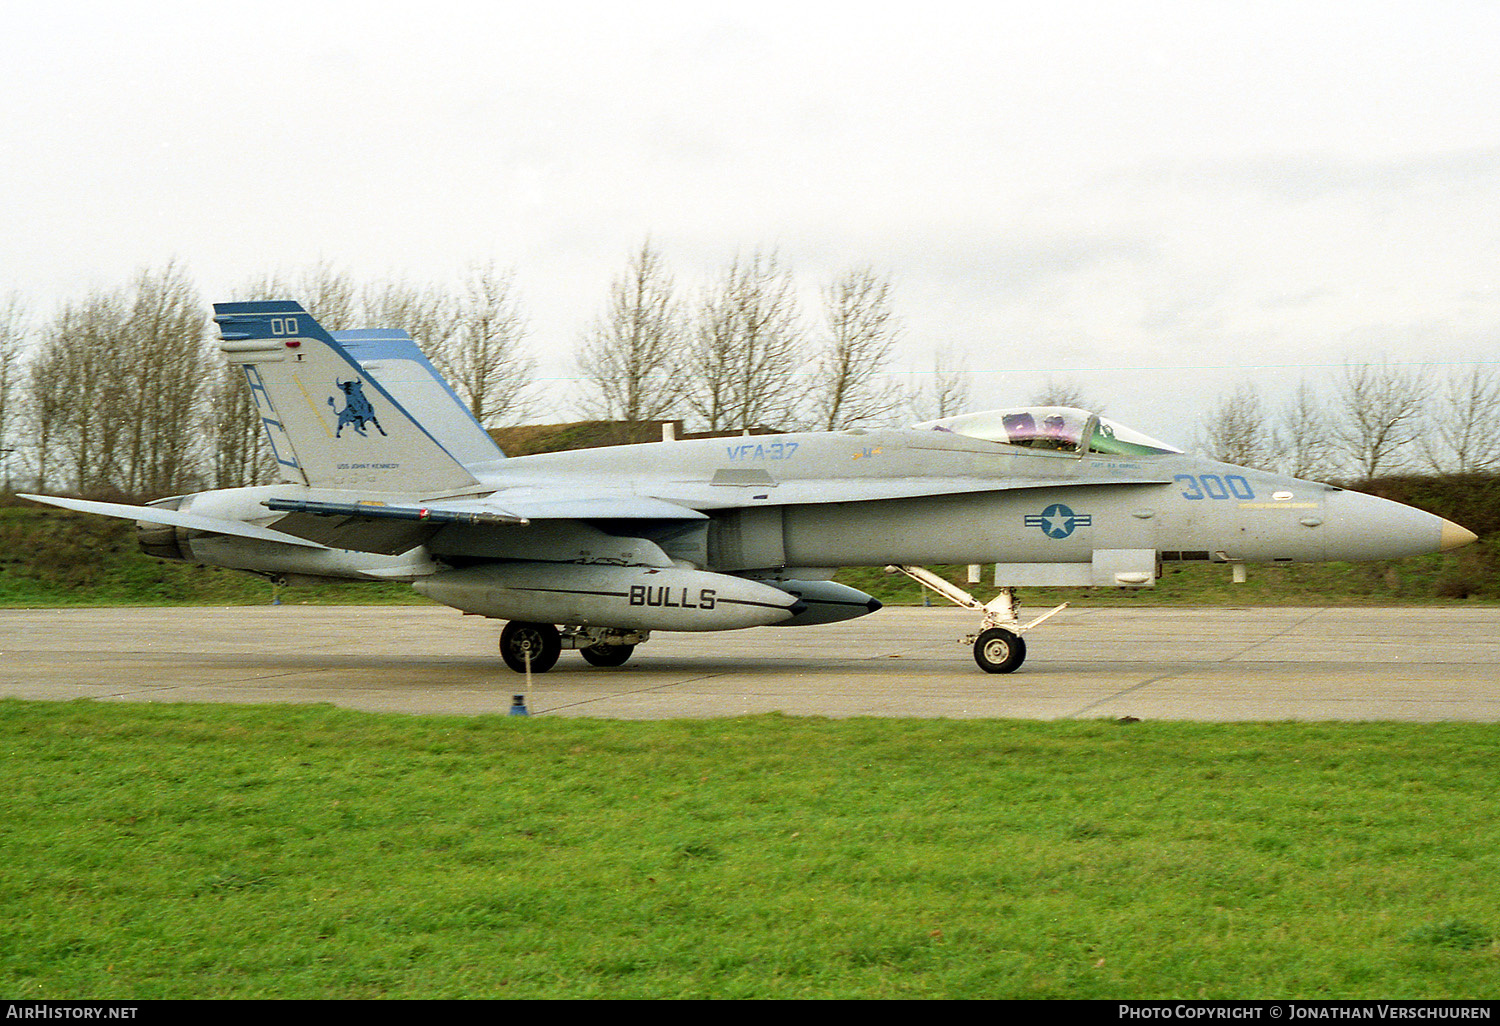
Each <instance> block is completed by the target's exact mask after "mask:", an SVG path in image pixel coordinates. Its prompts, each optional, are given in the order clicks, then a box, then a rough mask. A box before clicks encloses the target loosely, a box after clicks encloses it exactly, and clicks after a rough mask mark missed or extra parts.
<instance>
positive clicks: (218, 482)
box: [203, 363, 276, 488]
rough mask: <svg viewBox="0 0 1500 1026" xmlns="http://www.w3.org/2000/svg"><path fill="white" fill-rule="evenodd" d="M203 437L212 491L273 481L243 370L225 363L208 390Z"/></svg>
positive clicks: (270, 460)
mask: <svg viewBox="0 0 1500 1026" xmlns="http://www.w3.org/2000/svg"><path fill="white" fill-rule="evenodd" d="M206 398H207V403H206V411H205V414H204V418H203V434H204V437H205V438H206V439H207V445H208V459H207V467H206V468H205V469H206V470H207V472H208V474H209V476H210V478H211V480H212V481H213V486H214V487H215V488H238V487H240V486H242V485H255V484H264V483H266V482H268V481H273V480H275V479H276V471H275V470H274V466H275V464H274V461H273V460H272V459H271V451H270V446H269V445H268V444H267V442H266V434H265V430H264V429H263V427H262V424H261V415H260V412H259V411H258V410H257V409H256V406H255V400H254V398H253V397H252V396H251V393H250V389H249V388H248V387H247V386H246V384H245V373H244V371H243V369H241V368H240V367H237V366H235V365H233V364H229V363H226V364H224V365H223V366H222V367H221V368H220V369H219V373H218V375H217V376H216V377H215V378H214V380H213V382H212V383H211V384H210V385H209V386H208V392H207V397H206Z"/></svg>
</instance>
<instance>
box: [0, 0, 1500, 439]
mask: <svg viewBox="0 0 1500 1026" xmlns="http://www.w3.org/2000/svg"><path fill="white" fill-rule="evenodd" d="M0 84H3V89H0V125H3V129H0V130H3V133H4V134H3V140H4V143H5V145H4V146H3V147H0V231H3V233H4V235H3V238H4V244H3V247H0V293H3V292H6V291H10V290H12V289H14V290H16V291H18V292H19V293H20V294H21V295H22V296H23V297H24V298H25V299H27V300H28V301H29V302H30V304H31V305H32V307H33V309H34V311H35V312H36V313H37V314H38V316H41V317H46V316H50V314H51V312H52V311H53V309H54V308H55V306H56V304H57V303H58V302H60V301H63V300H66V299H69V298H73V297H78V296H81V295H83V294H84V293H85V292H86V291H87V290H89V289H90V288H93V287H103V288H115V287H118V286H120V285H122V284H124V283H125V281H126V280H127V279H128V278H129V277H130V276H131V275H132V273H133V272H135V271H136V270H138V269H140V268H142V267H146V266H152V267H157V266H160V265H162V264H164V263H165V262H166V261H167V260H169V259H176V260H178V261H180V262H182V263H183V264H185V265H186V266H187V268H188V269H189V271H190V272H191V273H192V275H193V277H194V278H195V279H196V280H197V282H198V284H199V287H200V288H201V290H202V292H203V298H204V301H205V302H211V301H213V300H215V299H222V298H224V297H226V296H227V295H228V293H229V292H230V290H232V289H234V288H235V287H237V286H240V285H242V284H243V283H244V282H246V281H248V280H249V279H251V278H252V277H255V276H257V275H263V274H265V273H267V272H269V271H275V270H278V269H280V270H285V271H295V270H298V269H301V268H304V267H307V266H309V265H311V264H313V263H315V262H317V261H320V260H322V261H327V262H329V263H331V264H332V265H334V266H335V267H338V268H342V269H345V270H347V271H349V272H350V273H351V274H353V275H354V276H355V277H357V278H361V279H364V278H381V277H400V278H405V279H408V280H411V281H414V282H430V281H436V282H446V281H451V280H454V279H456V277H457V275H458V273H459V272H460V271H461V270H462V268H463V267H464V266H465V265H466V264H468V263H470V262H473V261H476V260H478V261H488V260H494V261H495V262H496V263H497V264H499V265H500V266H501V267H513V268H514V269H515V271H516V276H517V282H518V285H519V287H520V289H521V292H522V295H523V297H524V300H525V303H526V307H527V309H528V311H529V314H530V320H531V326H532V336H531V340H532V344H533V345H534V346H535V348H536V349H537V351H538V353H539V355H542V356H543V358H544V360H545V366H546V368H547V370H548V372H549V374H551V375H553V376H555V377H556V378H557V379H558V380H556V381H554V382H552V383H551V388H552V392H553V394H554V395H555V396H556V397H557V399H558V404H559V405H558V406H557V407H556V409H555V411H554V412H555V413H556V414H557V416H556V417H552V418H543V419H568V418H569V417H570V416H571V413H572V411H571V410H567V409H566V408H564V407H563V406H562V405H561V404H562V402H563V401H564V399H565V397H566V395H567V392H568V389H569V387H570V384H571V383H570V382H568V381H567V380H566V378H567V375H568V374H569V368H568V365H567V363H566V361H565V360H564V359H563V357H562V356H560V355H559V354H565V353H567V352H569V351H571V349H572V348H573V346H574V344H575V342H576V340H577V338H578V336H579V334H580V332H581V331H582V329H583V328H584V326H585V325H586V323H587V322H588V320H589V319H590V318H592V317H593V316H594V315H595V314H596V313H597V312H598V311H599V309H600V308H601V307H602V305H603V302H604V299H605V296H606V293H607V289H608V286H609V282H610V280H611V279H612V278H613V277H614V276H616V275H617V274H618V273H620V271H621V270H622V268H623V267H624V264H625V261H626V258H627V256H628V254H629V253H630V251H631V250H632V249H633V248H636V247H638V246H639V245H640V243H641V241H642V240H643V239H644V238H645V237H647V236H648V235H649V236H650V237H651V238H652V239H653V240H654V241H655V243H656V244H657V245H658V247H659V248H660V249H661V250H662V252H663V253H664V255H665V256H666V258H667V260H668V262H669V264H670V265H671V267H672V269H673V270H674V272H675V273H676V275H677V277H678V279H679V281H680V282H681V283H682V284H683V285H684V286H685V287H693V286H695V285H697V284H698V283H700V282H703V281H705V280H706V279H708V278H710V277H712V276H713V275H714V274H716V273H717V272H718V271H719V270H720V269H721V268H722V267H723V266H724V265H726V264H727V263H728V261H729V260H730V259H731V258H732V257H733V256H734V255H735V253H736V252H737V251H739V252H749V251H751V250H754V249H757V248H759V249H762V250H770V249H775V250H776V251H777V252H778V253H779V254H780V255H781V257H782V258H783V259H784V260H785V261H786V262H787V263H788V264H790V265H791V266H792V268H793V269H794V271H795V273H796V275H797V277H798V280H799V282H801V283H803V285H804V287H805V288H806V290H807V292H808V299H809V304H808V305H809V309H808V310H807V313H808V314H809V319H811V315H812V314H813V313H814V312H815V311H814V310H813V309H811V306H812V300H813V299H814V298H815V295H816V289H817V287H818V285H819V284H820V283H821V282H822V281H823V280H825V279H826V278H828V277H829V276H831V275H832V274H834V273H835V272H837V271H838V270H840V269H843V268H846V267H849V266H852V265H857V264H872V265H874V266H875V267H876V268H877V269H878V270H881V271H883V272H885V273H887V274H889V275H890V276H891V278H892V279H893V280H894V282H895V286H896V298H897V306H898V310H899V313H900V315H901V316H902V318H903V319H904V321H905V324H906V326H907V338H906V347H905V348H906V351H907V353H908V357H907V360H906V362H907V364H909V366H910V368H911V369H913V370H916V371H920V370H922V369H923V368H930V366H931V354H932V353H933V352H934V351H936V350H937V349H939V348H941V347H950V348H951V349H953V350H954V351H955V352H958V353H960V354H963V357H964V358H965V359H966V360H967V362H968V365H969V367H970V369H971V370H972V371H974V372H975V373H974V384H973V392H974V399H975V402H974V405H975V406H976V407H984V406H1000V405H1006V404H1010V403H1015V402H1022V401H1025V400H1026V399H1027V398H1028V397H1029V396H1030V395H1031V394H1032V393H1033V392H1035V391H1036V390H1037V389H1038V388H1039V387H1040V386H1041V385H1042V384H1043V383H1044V382H1045V381H1046V379H1047V378H1048V377H1052V378H1054V379H1059V380H1062V379H1066V380H1071V381H1073V382H1076V383H1078V384H1079V385H1081V386H1082V387H1083V388H1084V389H1085V391H1086V392H1088V393H1089V394H1090V395H1091V396H1093V397H1095V398H1096V399H1097V400H1098V401H1099V402H1101V403H1102V404H1103V405H1104V406H1105V407H1106V408H1107V409H1108V410H1109V411H1110V412H1111V413H1114V414H1115V415H1117V416H1118V417H1120V418H1121V419H1123V420H1126V421H1127V422H1129V423H1131V424H1133V425H1135V426H1137V427H1139V428H1140V429H1142V430H1144V431H1147V432H1148V433H1150V434H1155V435H1157V436H1159V437H1163V438H1166V439H1168V440H1172V441H1176V442H1179V443H1183V442H1187V441H1189V440H1190V438H1191V433H1192V430H1193V427H1194V422H1195V419H1196V417H1197V416H1198V415H1199V413H1200V412H1201V411H1203V410H1204V409H1206V408H1207V407H1208V406H1209V405H1210V404H1211V403H1212V402H1213V400H1214V399H1215V398H1216V397H1217V396H1218V395H1219V394H1220V393H1221V392H1222V391H1224V390H1226V389H1227V388H1228V387H1229V386H1230V385H1232V384H1233V383H1234V382H1235V381H1236V380H1238V379H1240V378H1247V379H1250V380H1252V381H1255V382H1257V383H1260V384H1261V385H1262V386H1263V387H1265V388H1266V389H1267V390H1268V391H1271V392H1273V393H1274V392H1275V391H1276V390H1277V389H1283V388H1285V387H1286V386H1287V385H1288V384H1294V383H1295V382H1296V380H1297V379H1298V378H1299V377H1300V376H1302V375H1303V374H1304V373H1305V374H1307V375H1308V376H1309V377H1311V378H1313V379H1314V380H1318V381H1324V380H1331V376H1332V374H1333V373H1334V371H1335V370H1336V369H1337V368H1338V367H1340V366H1341V365H1342V364H1343V363H1344V361H1346V360H1350V359H1382V358H1383V359H1389V360H1392V361H1398V362H1417V363H1424V362H1431V363H1433V364H1435V365H1439V366H1440V368H1441V369H1443V370H1446V368H1447V366H1448V365H1455V364H1456V365H1464V364H1472V363H1473V362H1476V361H1482V362H1485V363H1494V362H1496V361H1497V360H1500V4H1497V3H1494V2H1493V0H1485V2H1479V0H1476V2H1443V0H1423V2H1421V3H1416V2H1413V3H1382V2H1378V0H1363V2H1359V3H1353V2H1348V3H1345V2H1340V3H1317V2H1313V0H1302V2H1297V3H1280V2H1268V0H1256V2H1254V3H1248V2H1243V3H1240V2H1237V3H1215V2H1211V0H1197V2H1161V3H1152V2H1149V0H1136V2H1131V3H1124V2H1121V3H1083V2H1074V0H1062V2H1057V0H1053V2H1049V3H1047V4H1045V5H1044V4H1040V3H1026V4H1007V3H1003V2H1000V3H991V4H989V5H987V6H985V7H984V8H981V7H980V5H977V4H951V5H950V4H945V3H936V2H930V0H929V2H924V3H919V4H918V3H880V2H876V0H863V2H860V3H843V2H838V3H833V2H830V3H818V2H816V0H802V2H800V3H796V4H778V3H767V2H761V3H756V4H747V5H728V4H716V3H704V2H701V0H700V2H697V3H667V2H663V3H631V2H628V0H625V2H622V0H616V2H613V3H607V4H596V3H553V4H550V5H541V4H537V3H535V2H534V0H533V2H526V3H511V2H498V3H497V2H486V3H443V2H428V3H424V4H420V5H418V4H411V3H402V4H393V3H382V2H379V0H361V2H358V3H343V2H327V3H325V2H319V0H302V2H300V3H256V2H238V3H235V4H233V5H229V4H216V3H202V2H198V0H195V2H193V3H186V4H171V3H153V2H149V0H148V2H142V3H133V4H131V3H119V2H118V0H116V2H108V3H95V2H82V3H63V4H59V3H57V2H55V0H52V2H45V3H43V2H37V3H32V2H26V0H21V2H12V3H10V4H8V5H7V7H6V15H5V18H4V25H3V30H0ZM293 298H295V297H293Z"/></svg>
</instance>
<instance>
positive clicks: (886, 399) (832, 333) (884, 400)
mask: <svg viewBox="0 0 1500 1026" xmlns="http://www.w3.org/2000/svg"><path fill="white" fill-rule="evenodd" d="M823 316H824V319H825V321H826V324H827V331H828V334H827V337H826V339H825V340H824V343H823V350H822V352H821V353H820V354H819V355H818V359H817V364H816V367H815V369H814V371H813V381H812V396H811V398H812V403H813V409H814V411H815V413H816V416H817V426H818V427H819V428H821V429H822V430H824V431H833V430H836V429H838V428H846V427H853V426H855V425H858V424H867V423H871V422H873V421H879V420H881V419H883V418H885V417H887V416H889V415H890V414H891V413H892V412H893V411H894V410H896V409H897V408H898V407H899V406H900V405H901V401H902V396H901V393H900V389H899V388H898V387H897V386H896V385H895V384H894V383H893V382H890V381H888V380H884V374H885V370H886V367H887V365H888V364H889V363H890V360H891V356H892V353H893V351H894V349H895V346H896V342H897V340H898V339H899V338H900V336H901V326H900V324H899V322H898V321H897V320H896V316H895V312H894V311H893V310H892V309H891V283H890V280H889V279H887V278H882V277H881V276H879V275H878V274H876V273H875V271H874V270H872V269H871V268H868V267H860V268H855V269H853V270H850V271H847V272H845V273H844V274H843V275H841V276H840V277H838V278H837V279H835V280H834V281H833V282H832V283H831V284H829V285H828V286H827V287H825V288H824V290H823Z"/></svg>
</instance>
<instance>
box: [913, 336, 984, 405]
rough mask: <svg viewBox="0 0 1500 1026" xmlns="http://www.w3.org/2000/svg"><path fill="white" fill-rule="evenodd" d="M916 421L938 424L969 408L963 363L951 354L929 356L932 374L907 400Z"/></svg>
mask: <svg viewBox="0 0 1500 1026" xmlns="http://www.w3.org/2000/svg"><path fill="white" fill-rule="evenodd" d="M907 403H908V404H909V406H910V407H911V412H912V415H913V416H914V417H916V419H917V420H919V421H921V420H941V419H942V418H944V417H952V416H954V415H956V414H959V413H962V412H963V411H964V408H965V407H966V406H968V405H969V370H968V366H967V364H965V363H964V361H963V360H962V359H959V358H957V357H955V356H954V355H953V353H952V352H951V351H950V350H947V349H940V350H938V351H937V352H936V353H934V354H933V356H932V371H931V373H928V374H924V375H922V378H921V380H920V382H919V383H918V384H917V386H916V387H915V388H913V389H912V391H911V394H910V395H909V396H908V397H907Z"/></svg>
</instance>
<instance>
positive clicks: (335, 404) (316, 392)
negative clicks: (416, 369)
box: [214, 300, 478, 496]
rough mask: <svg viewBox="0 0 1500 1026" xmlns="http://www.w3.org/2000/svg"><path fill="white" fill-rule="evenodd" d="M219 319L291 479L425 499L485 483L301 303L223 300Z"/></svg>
mask: <svg viewBox="0 0 1500 1026" xmlns="http://www.w3.org/2000/svg"><path fill="white" fill-rule="evenodd" d="M214 321H215V322H216V323H217V324H218V325H219V338H220V339H221V340H222V341H221V343H220V347H219V348H220V349H222V350H223V352H224V355H225V356H226V357H228V359H229V362H230V363H233V364H237V365H239V366H240V367H241V368H243V369H244V372H245V377H246V379H247V380H248V382H249V385H250V391H251V394H252V395H253V396H254V397H255V402H256V407H257V409H258V410H259V412H260V417H261V421H262V423H263V424H264V425H265V428H266V435H267V437H268V438H269V439H270V442H271V448H272V450H273V452H274V453H275V456H276V461H277V464H278V465H279V466H280V468H281V471H282V477H283V478H284V479H286V480H288V481H300V482H303V483H306V484H308V485H310V486H312V487H314V488H349V489H367V488H368V489H379V490H381V491H383V492H394V493H403V494H410V495H423V496H438V495H454V494H460V493H463V492H467V491H473V490H475V488H476V487H477V485H478V482H477V481H475V479H474V476H473V475H472V474H470V473H469V472H468V471H467V470H466V469H464V466H463V464H462V463H461V462H460V461H459V460H458V459H457V458H456V457H455V456H454V455H453V454H452V453H450V452H449V451H448V450H447V449H446V448H445V447H444V446H443V445H442V443H441V442H439V441H438V440H437V439H436V438H434V437H433V436H432V435H431V434H430V433H429V432H428V431H427V430H426V428H424V427H423V426H422V425H421V424H420V423H418V422H417V421H416V419H414V418H413V417H412V415H411V414H410V413H408V412H407V410H406V409H405V408H404V407H403V406H402V405H401V404H400V403H399V402H397V401H396V399H395V398H394V397H392V395H391V394H390V393H389V392H388V391H386V389H385V388H384V387H382V385H381V384H380V382H379V381H378V380H376V378H375V377H374V376H372V375H371V374H370V373H369V371H368V370H367V369H366V368H364V367H362V366H360V364H359V363H358V362H357V361H355V360H354V359H353V358H352V357H351V356H350V355H349V353H348V352H347V351H346V350H345V349H344V347H343V346H342V345H340V344H339V342H337V341H336V340H335V339H334V338H333V336H332V335H330V334H329V333H328V332H326V331H324V330H323V328H322V326H320V325H319V324H318V322H317V321H315V320H313V318H312V316H311V315H310V314H308V313H307V311H305V310H303V309H302V307H301V306H300V305H299V304H297V303H294V302H290V301H282V300H278V301H274V302H255V303H216V304H214Z"/></svg>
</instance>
